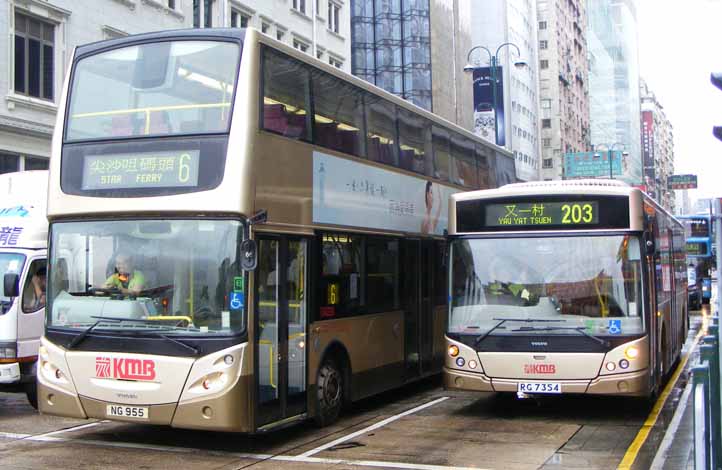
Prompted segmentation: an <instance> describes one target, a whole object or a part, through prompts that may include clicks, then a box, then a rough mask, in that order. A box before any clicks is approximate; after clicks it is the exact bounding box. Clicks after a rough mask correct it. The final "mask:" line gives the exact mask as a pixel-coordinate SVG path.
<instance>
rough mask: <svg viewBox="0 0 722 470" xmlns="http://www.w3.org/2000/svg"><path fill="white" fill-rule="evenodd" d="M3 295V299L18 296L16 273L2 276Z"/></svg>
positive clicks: (18, 288)
mask: <svg viewBox="0 0 722 470" xmlns="http://www.w3.org/2000/svg"><path fill="white" fill-rule="evenodd" d="M3 295H4V296H5V297H17V296H18V295H20V276H18V274H17V273H5V276H3Z"/></svg>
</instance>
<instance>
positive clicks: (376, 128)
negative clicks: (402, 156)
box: [366, 94, 399, 166]
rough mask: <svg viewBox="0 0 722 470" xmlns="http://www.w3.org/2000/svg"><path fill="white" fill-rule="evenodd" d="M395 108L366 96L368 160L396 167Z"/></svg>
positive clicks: (397, 162) (373, 97) (391, 104)
mask: <svg viewBox="0 0 722 470" xmlns="http://www.w3.org/2000/svg"><path fill="white" fill-rule="evenodd" d="M396 144H397V138H396V106H395V105H394V104H393V103H390V102H388V101H384V100H382V99H381V98H379V97H377V96H376V95H372V94H367V95H366V153H367V155H368V158H369V160H371V161H374V162H379V163H385V164H387V165H394V166H398V164H399V156H398V154H397V147H396Z"/></svg>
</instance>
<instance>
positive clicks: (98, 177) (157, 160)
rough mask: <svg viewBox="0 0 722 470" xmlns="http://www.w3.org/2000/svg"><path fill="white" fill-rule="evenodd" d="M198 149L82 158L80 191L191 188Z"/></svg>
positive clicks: (197, 164) (195, 172) (198, 155)
mask: <svg viewBox="0 0 722 470" xmlns="http://www.w3.org/2000/svg"><path fill="white" fill-rule="evenodd" d="M199 160H200V151H199V150H178V151H160V152H138V153H125V154H110V155H85V157H84V159H83V177H82V183H81V189H83V190H96V189H132V188H167V187H194V186H197V185H198V166H199Z"/></svg>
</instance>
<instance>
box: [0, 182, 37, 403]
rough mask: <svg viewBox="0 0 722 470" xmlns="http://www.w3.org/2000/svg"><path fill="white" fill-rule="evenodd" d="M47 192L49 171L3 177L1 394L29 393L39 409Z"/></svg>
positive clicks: (0, 189) (0, 218)
mask: <svg viewBox="0 0 722 470" xmlns="http://www.w3.org/2000/svg"><path fill="white" fill-rule="evenodd" d="M47 187H48V172H47V171H26V172H20V173H6V174H3V175H0V278H1V279H2V290H1V291H0V390H6V391H18V390H22V389H24V391H25V393H26V394H27V396H28V401H30V404H31V405H33V406H34V407H35V408H37V393H36V386H35V372H36V368H37V366H36V364H37V357H38V347H39V346H40V337H41V336H42V335H43V327H44V322H45V282H46V275H45V273H46V268H47V251H46V249H47V239H48V220H47V217H46V214H47V211H46V203H47Z"/></svg>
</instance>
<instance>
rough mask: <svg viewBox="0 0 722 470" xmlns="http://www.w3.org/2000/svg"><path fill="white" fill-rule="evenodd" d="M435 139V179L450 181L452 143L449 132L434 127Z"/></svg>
mask: <svg viewBox="0 0 722 470" xmlns="http://www.w3.org/2000/svg"><path fill="white" fill-rule="evenodd" d="M433 139H434V174H433V176H434V178H439V179H440V180H442V181H449V160H450V159H451V141H450V139H449V132H448V131H446V130H444V129H442V128H440V127H436V126H434V127H433Z"/></svg>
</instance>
